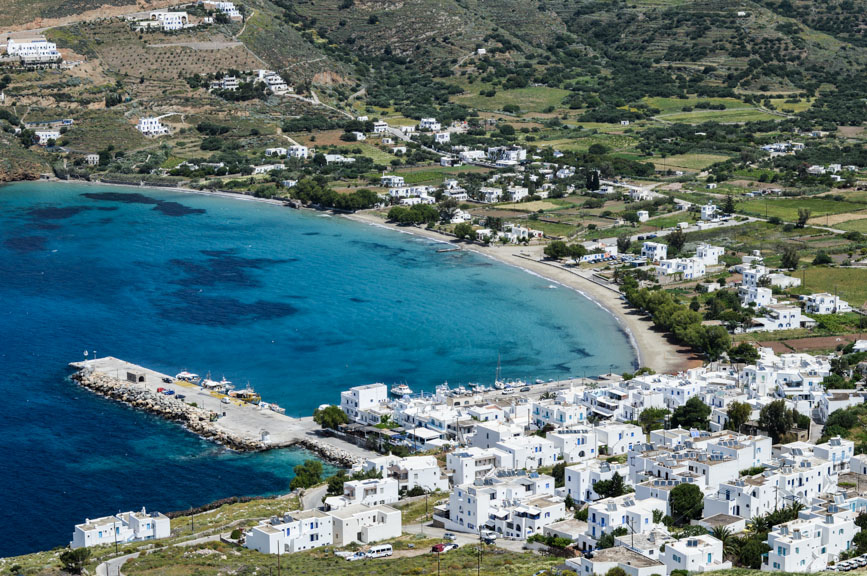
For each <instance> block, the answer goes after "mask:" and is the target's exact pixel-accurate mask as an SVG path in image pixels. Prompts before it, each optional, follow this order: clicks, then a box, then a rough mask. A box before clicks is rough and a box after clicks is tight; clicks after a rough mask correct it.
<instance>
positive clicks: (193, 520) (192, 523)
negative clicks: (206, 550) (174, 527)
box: [190, 505, 196, 534]
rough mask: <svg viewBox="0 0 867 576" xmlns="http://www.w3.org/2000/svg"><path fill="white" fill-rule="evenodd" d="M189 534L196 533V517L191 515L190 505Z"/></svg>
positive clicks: (191, 508)
mask: <svg viewBox="0 0 867 576" xmlns="http://www.w3.org/2000/svg"><path fill="white" fill-rule="evenodd" d="M190 533H191V534H195V533H196V515H195V514H194V513H193V506H192V505H190Z"/></svg>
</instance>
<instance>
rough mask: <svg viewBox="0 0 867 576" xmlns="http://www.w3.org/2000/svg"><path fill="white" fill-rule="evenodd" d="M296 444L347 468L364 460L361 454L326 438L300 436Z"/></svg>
mask: <svg viewBox="0 0 867 576" xmlns="http://www.w3.org/2000/svg"><path fill="white" fill-rule="evenodd" d="M295 445H296V446H300V447H301V448H306V449H307V450H310V451H311V452H313V453H314V454H316V455H318V456H320V457H321V458H322V459H323V460H326V461H328V462H331V463H333V464H337V465H338V466H342V467H345V468H352V467H353V466H355V465H356V464H361V463H362V462H363V461H364V458H361V457H360V456H356V455H354V454H350V453H349V452H347V451H346V450H343V449H342V448H338V447H337V446H334V445H332V444H329V443H328V441H327V440H326V439H324V438H323V439H319V438H300V439H299V440H298V441H297V442H296V443H295Z"/></svg>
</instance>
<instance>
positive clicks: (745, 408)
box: [726, 402, 753, 432]
mask: <svg viewBox="0 0 867 576" xmlns="http://www.w3.org/2000/svg"><path fill="white" fill-rule="evenodd" d="M752 411H753V409H752V407H751V406H750V405H749V404H747V403H746V402H732V403H731V404H729V407H728V410H726V416H728V424H727V425H726V428H728V429H729V430H731V431H732V432H740V431H741V426H743V425H744V424H746V422H747V420H749V419H750V414H751V413H752Z"/></svg>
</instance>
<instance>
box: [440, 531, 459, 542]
mask: <svg viewBox="0 0 867 576" xmlns="http://www.w3.org/2000/svg"><path fill="white" fill-rule="evenodd" d="M443 538H445V539H446V540H451V541H455V540H457V539H458V537H457V536H455V535H454V534H452V533H451V532H446V533H445V534H443Z"/></svg>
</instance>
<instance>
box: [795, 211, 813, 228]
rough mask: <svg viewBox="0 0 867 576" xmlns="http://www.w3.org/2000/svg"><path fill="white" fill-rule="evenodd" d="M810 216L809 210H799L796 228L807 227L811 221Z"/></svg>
mask: <svg viewBox="0 0 867 576" xmlns="http://www.w3.org/2000/svg"><path fill="white" fill-rule="evenodd" d="M810 214H811V212H810V209H809V208H798V221H797V222H796V223H795V226H796V227H798V228H803V227H804V226H806V225H807V220H809V219H810Z"/></svg>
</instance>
